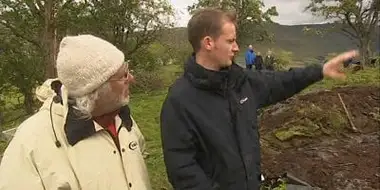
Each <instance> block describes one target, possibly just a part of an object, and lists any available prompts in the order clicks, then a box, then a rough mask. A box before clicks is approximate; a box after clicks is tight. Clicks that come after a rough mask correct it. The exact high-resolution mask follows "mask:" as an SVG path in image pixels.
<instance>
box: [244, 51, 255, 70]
mask: <svg viewBox="0 0 380 190" xmlns="http://www.w3.org/2000/svg"><path fill="white" fill-rule="evenodd" d="M255 59H256V54H255V52H254V51H253V47H252V45H249V46H248V50H247V52H246V53H245V66H246V68H247V69H249V70H252V65H254V64H255Z"/></svg>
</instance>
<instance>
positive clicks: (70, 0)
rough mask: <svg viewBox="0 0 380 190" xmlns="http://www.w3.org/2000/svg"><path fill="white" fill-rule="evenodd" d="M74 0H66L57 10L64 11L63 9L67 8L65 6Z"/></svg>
mask: <svg viewBox="0 0 380 190" xmlns="http://www.w3.org/2000/svg"><path fill="white" fill-rule="evenodd" d="M73 2H74V0H67V1H66V2H65V3H64V4H63V5H62V6H61V8H60V9H58V12H61V11H64V10H65V9H67V7H68V6H69V5H70V4H71V3H73Z"/></svg>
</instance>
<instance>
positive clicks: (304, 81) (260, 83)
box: [248, 51, 358, 108]
mask: <svg viewBox="0 0 380 190" xmlns="http://www.w3.org/2000/svg"><path fill="white" fill-rule="evenodd" d="M356 56H358V52H357V51H349V52H345V53H342V54H340V55H338V56H336V57H334V58H333V59H331V60H330V61H328V62H327V63H326V64H324V65H323V66H309V67H306V68H294V69H291V70H290V71H286V72H263V73H248V77H249V81H250V84H251V85H252V86H254V89H258V90H257V92H258V96H257V98H258V100H257V102H258V103H259V108H260V107H264V106H267V105H270V104H274V103H277V102H279V101H281V100H284V99H286V98H289V97H291V96H293V95H294V94H296V93H298V92H300V91H301V90H303V89H305V88H306V87H308V86H309V85H311V84H313V83H315V82H317V81H319V80H321V79H322V78H323V77H330V78H333V79H344V78H345V74H344V73H342V71H341V70H342V68H343V62H345V61H347V60H349V59H352V58H353V57H356Z"/></svg>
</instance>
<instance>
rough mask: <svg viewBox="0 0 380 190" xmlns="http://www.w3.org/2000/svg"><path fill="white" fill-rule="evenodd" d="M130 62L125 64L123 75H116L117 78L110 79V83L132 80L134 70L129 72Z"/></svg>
mask: <svg viewBox="0 0 380 190" xmlns="http://www.w3.org/2000/svg"><path fill="white" fill-rule="evenodd" d="M129 62H130V61H129V60H128V61H126V62H125V63H124V65H123V66H122V67H124V69H123V70H124V72H123V75H121V74H116V75H115V78H110V79H109V80H108V81H127V80H129V79H130V78H131V76H132V72H133V70H129Z"/></svg>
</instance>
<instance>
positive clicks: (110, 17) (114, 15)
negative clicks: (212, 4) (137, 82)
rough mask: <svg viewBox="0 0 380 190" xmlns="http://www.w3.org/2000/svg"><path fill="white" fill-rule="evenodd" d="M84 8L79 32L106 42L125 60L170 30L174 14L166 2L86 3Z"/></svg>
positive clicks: (93, 0) (132, 0) (136, 0)
mask: <svg viewBox="0 0 380 190" xmlns="http://www.w3.org/2000/svg"><path fill="white" fill-rule="evenodd" d="M85 7H86V10H85V12H84V13H86V14H83V15H82V17H83V18H84V20H85V25H84V30H83V31H84V32H89V33H94V34H97V35H99V36H100V37H103V38H104V39H106V40H108V41H110V42H111V43H113V44H114V45H115V46H117V47H118V48H119V49H121V50H122V51H123V52H124V53H125V54H126V57H127V59H130V58H131V57H132V56H133V54H134V53H136V52H137V51H138V49H139V48H142V47H143V46H147V45H149V44H150V43H153V42H154V41H155V40H156V39H157V38H158V37H159V34H160V31H161V30H162V29H164V28H167V27H171V26H173V21H172V18H173V15H174V11H173V8H172V6H171V5H170V4H169V3H168V2H167V1H166V0H122V1H119V0H109V1H99V0H86V1H85ZM100 23H101V24H100Z"/></svg>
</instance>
